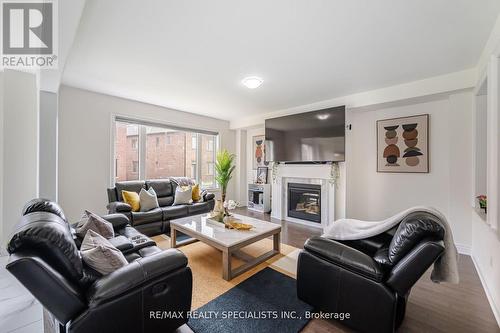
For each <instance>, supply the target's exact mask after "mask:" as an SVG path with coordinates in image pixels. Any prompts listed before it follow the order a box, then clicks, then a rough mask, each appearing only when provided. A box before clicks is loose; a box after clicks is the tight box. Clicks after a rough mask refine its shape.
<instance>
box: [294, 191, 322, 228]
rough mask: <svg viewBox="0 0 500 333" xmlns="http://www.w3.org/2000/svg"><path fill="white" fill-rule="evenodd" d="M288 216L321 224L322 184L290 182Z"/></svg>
mask: <svg viewBox="0 0 500 333" xmlns="http://www.w3.org/2000/svg"><path fill="white" fill-rule="evenodd" d="M287 210H288V216H289V217H294V218H298V219H302V220H307V221H311V222H316V223H320V224H321V185H317V184H303V183H288V205H287Z"/></svg>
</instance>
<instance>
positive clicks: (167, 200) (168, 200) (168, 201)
mask: <svg viewBox="0 0 500 333" xmlns="http://www.w3.org/2000/svg"><path fill="white" fill-rule="evenodd" d="M173 203H174V197H173V196H169V197H163V198H158V204H159V205H160V207H167V206H172V204H173Z"/></svg>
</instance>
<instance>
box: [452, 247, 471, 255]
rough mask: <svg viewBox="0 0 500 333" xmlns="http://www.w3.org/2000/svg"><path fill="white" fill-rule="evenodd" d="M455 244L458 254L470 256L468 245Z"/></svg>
mask: <svg viewBox="0 0 500 333" xmlns="http://www.w3.org/2000/svg"><path fill="white" fill-rule="evenodd" d="M455 246H456V247H457V251H458V253H460V254H465V255H468V256H470V255H471V253H472V249H471V247H470V245H464V244H455Z"/></svg>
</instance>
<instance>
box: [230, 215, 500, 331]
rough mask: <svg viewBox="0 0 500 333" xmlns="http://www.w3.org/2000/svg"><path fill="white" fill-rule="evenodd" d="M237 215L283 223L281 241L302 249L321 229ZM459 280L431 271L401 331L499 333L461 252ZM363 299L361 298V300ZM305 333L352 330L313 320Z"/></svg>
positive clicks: (414, 296)
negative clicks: (437, 279)
mask: <svg viewBox="0 0 500 333" xmlns="http://www.w3.org/2000/svg"><path fill="white" fill-rule="evenodd" d="M236 213H237V214H240V215H246V216H252V217H255V218H259V219H262V220H266V221H270V222H273V223H277V224H281V225H282V227H283V228H282V237H281V238H282V240H281V241H282V243H285V244H288V245H291V246H294V247H297V248H303V245H304V242H305V241H306V240H307V239H308V238H309V237H311V236H313V235H319V234H321V230H320V229H316V228H312V227H307V226H302V225H299V224H294V223H283V222H282V221H279V220H276V219H272V218H271V217H270V215H269V214H262V213H256V212H253V211H249V210H247V209H246V208H239V209H238V210H237V211H236ZM459 272H460V283H459V284H458V285H451V284H435V283H433V282H431V280H430V278H429V276H430V271H428V272H427V273H426V274H425V275H424V276H423V277H422V278H421V279H420V280H419V281H418V282H417V283H416V284H415V286H414V287H413V288H412V291H411V294H410V298H409V301H408V304H407V309H406V317H405V320H404V322H403V324H402V326H401V327H400V329H399V332H405V333H406V332H410V333H413V332H415V333H417V332H418V333H422V332H453V333H461V332H500V328H499V327H498V324H497V322H496V320H495V317H494V315H493V312H492V310H491V308H490V305H489V303H488V299H487V298H486V294H485V292H484V290H483V287H482V285H481V281H480V279H479V276H478V273H477V271H476V269H475V267H474V264H473V263H472V260H471V258H470V257H469V256H465V255H460V260H459ZM360 301H362V300H360ZM302 332H303V333H319V332H321V333H323V332H326V333H328V332H351V331H350V330H348V329H346V328H345V327H342V325H341V324H339V323H337V322H331V321H326V320H312V321H310V322H309V324H308V325H307V326H306V327H305V328H304V329H303V330H302Z"/></svg>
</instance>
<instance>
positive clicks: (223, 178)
mask: <svg viewBox="0 0 500 333" xmlns="http://www.w3.org/2000/svg"><path fill="white" fill-rule="evenodd" d="M235 158H236V155H234V154H231V153H229V152H228V151H227V150H226V149H224V150H221V151H219V152H218V153H217V158H216V160H215V171H216V176H215V181H216V182H217V184H219V186H220V187H221V191H222V194H221V196H222V202H225V201H226V191H227V185H228V184H229V181H230V180H231V178H233V171H234V168H235V167H236V166H234V165H233V163H234V159H235Z"/></svg>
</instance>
